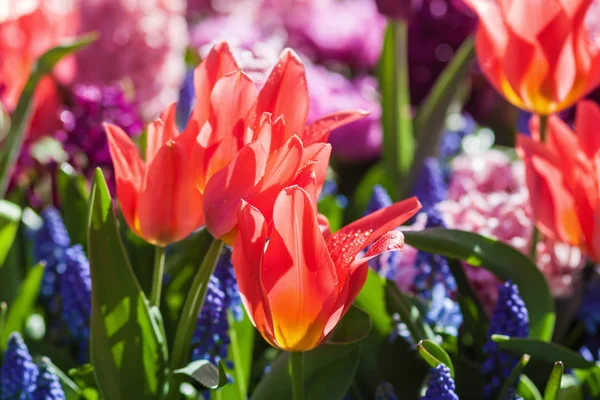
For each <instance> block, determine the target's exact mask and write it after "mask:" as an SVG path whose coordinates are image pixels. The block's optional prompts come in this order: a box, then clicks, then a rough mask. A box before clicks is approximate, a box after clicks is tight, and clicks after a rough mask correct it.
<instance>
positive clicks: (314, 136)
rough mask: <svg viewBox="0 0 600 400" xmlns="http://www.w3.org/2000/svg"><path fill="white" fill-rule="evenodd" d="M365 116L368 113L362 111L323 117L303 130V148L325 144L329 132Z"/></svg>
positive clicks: (343, 112) (342, 112)
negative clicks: (320, 143)
mask: <svg viewBox="0 0 600 400" xmlns="http://www.w3.org/2000/svg"><path fill="white" fill-rule="evenodd" d="M367 115H369V112H368V111H364V110H352V111H340V112H336V113H333V114H329V115H325V116H324V117H321V118H319V119H318V120H316V121H315V122H313V123H312V124H310V125H308V126H307V127H305V128H304V132H303V133H302V136H301V139H302V142H303V143H304V145H305V146H309V145H311V144H313V143H319V142H323V143H325V142H327V141H328V140H329V134H330V133H331V131H333V130H334V129H337V128H339V127H341V126H344V125H348V124H350V123H352V122H354V121H358V120H359V119H362V118H364V117H366V116H367Z"/></svg>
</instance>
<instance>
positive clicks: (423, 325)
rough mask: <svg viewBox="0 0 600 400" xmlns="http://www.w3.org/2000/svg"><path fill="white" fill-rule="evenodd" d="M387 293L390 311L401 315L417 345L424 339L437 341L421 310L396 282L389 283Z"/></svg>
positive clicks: (386, 286)
mask: <svg viewBox="0 0 600 400" xmlns="http://www.w3.org/2000/svg"><path fill="white" fill-rule="evenodd" d="M369 272H370V271H369ZM385 291H386V299H387V304H388V310H390V312H392V313H398V314H399V315H400V320H401V321H402V322H404V323H405V324H406V327H407V328H408V330H409V332H410V334H411V337H412V339H413V341H414V342H415V343H417V342H419V341H421V340H423V339H429V340H435V333H434V332H433V330H432V329H431V327H430V326H429V324H427V322H425V318H424V316H423V315H422V314H421V311H420V310H419V308H418V307H417V306H416V305H415V304H414V303H413V302H412V301H411V300H410V298H409V297H408V296H407V295H405V294H404V293H402V291H400V289H398V286H397V285H396V283H395V282H393V281H387V283H386V285H385Z"/></svg>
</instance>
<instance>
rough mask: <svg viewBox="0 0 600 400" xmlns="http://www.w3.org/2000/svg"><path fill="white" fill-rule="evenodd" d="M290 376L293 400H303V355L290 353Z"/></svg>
mask: <svg viewBox="0 0 600 400" xmlns="http://www.w3.org/2000/svg"><path fill="white" fill-rule="evenodd" d="M289 363H290V375H291V377H292V394H293V396H292V398H293V400H304V353H303V352H301V351H298V352H291V353H290V360H289Z"/></svg>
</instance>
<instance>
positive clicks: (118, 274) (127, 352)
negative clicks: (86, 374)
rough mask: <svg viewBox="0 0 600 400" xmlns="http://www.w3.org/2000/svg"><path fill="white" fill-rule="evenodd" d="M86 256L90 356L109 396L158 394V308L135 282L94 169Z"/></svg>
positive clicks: (163, 362)
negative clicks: (153, 308) (88, 278)
mask: <svg viewBox="0 0 600 400" xmlns="http://www.w3.org/2000/svg"><path fill="white" fill-rule="evenodd" d="M88 224H89V225H88V226H89V228H88V229H89V230H88V257H89V261H90V272H91V278H92V316H91V339H90V350H91V361H92V365H93V366H94V373H95V375H96V379H97V380H98V383H99V389H100V392H101V393H102V395H103V396H104V397H105V398H109V399H115V400H118V399H132V398H136V399H148V400H149V399H158V398H160V397H161V396H162V394H163V392H164V390H165V384H166V378H167V363H168V361H167V360H168V356H167V348H166V340H165V336H164V330H163V328H162V326H161V325H162V322H161V320H160V318H159V317H160V313H159V312H158V310H156V311H153V310H152V309H151V308H150V306H149V304H148V301H147V299H146V296H145V295H144V293H143V291H142V289H141V288H140V285H139V284H138V282H137V280H136V278H135V276H134V274H133V270H132V268H131V265H130V263H129V260H128V258H127V255H126V253H125V250H124V248H123V244H122V243H121V239H120V236H119V233H118V230H117V225H116V220H115V217H114V215H113V208H112V201H111V198H110V195H109V193H108V187H107V186H106V182H105V181H104V177H103V176H102V172H101V171H100V170H99V169H98V170H97V171H96V176H95V179H94V184H93V187H92V193H91V196H90V210H89V223H88Z"/></svg>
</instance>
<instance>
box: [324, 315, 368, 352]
mask: <svg viewBox="0 0 600 400" xmlns="http://www.w3.org/2000/svg"><path fill="white" fill-rule="evenodd" d="M369 332H371V318H370V317H369V314H367V313H366V312H365V311H364V310H362V309H361V308H359V307H357V306H355V305H353V306H351V307H350V309H349V310H348V312H347V313H346V315H344V317H343V318H342V320H341V321H340V322H339V323H338V324H337V326H336V327H335V330H334V331H333V333H332V335H331V338H330V339H329V343H332V344H352V343H357V342H360V341H362V340H364V339H365V338H366V337H367V336H368V335H369Z"/></svg>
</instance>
